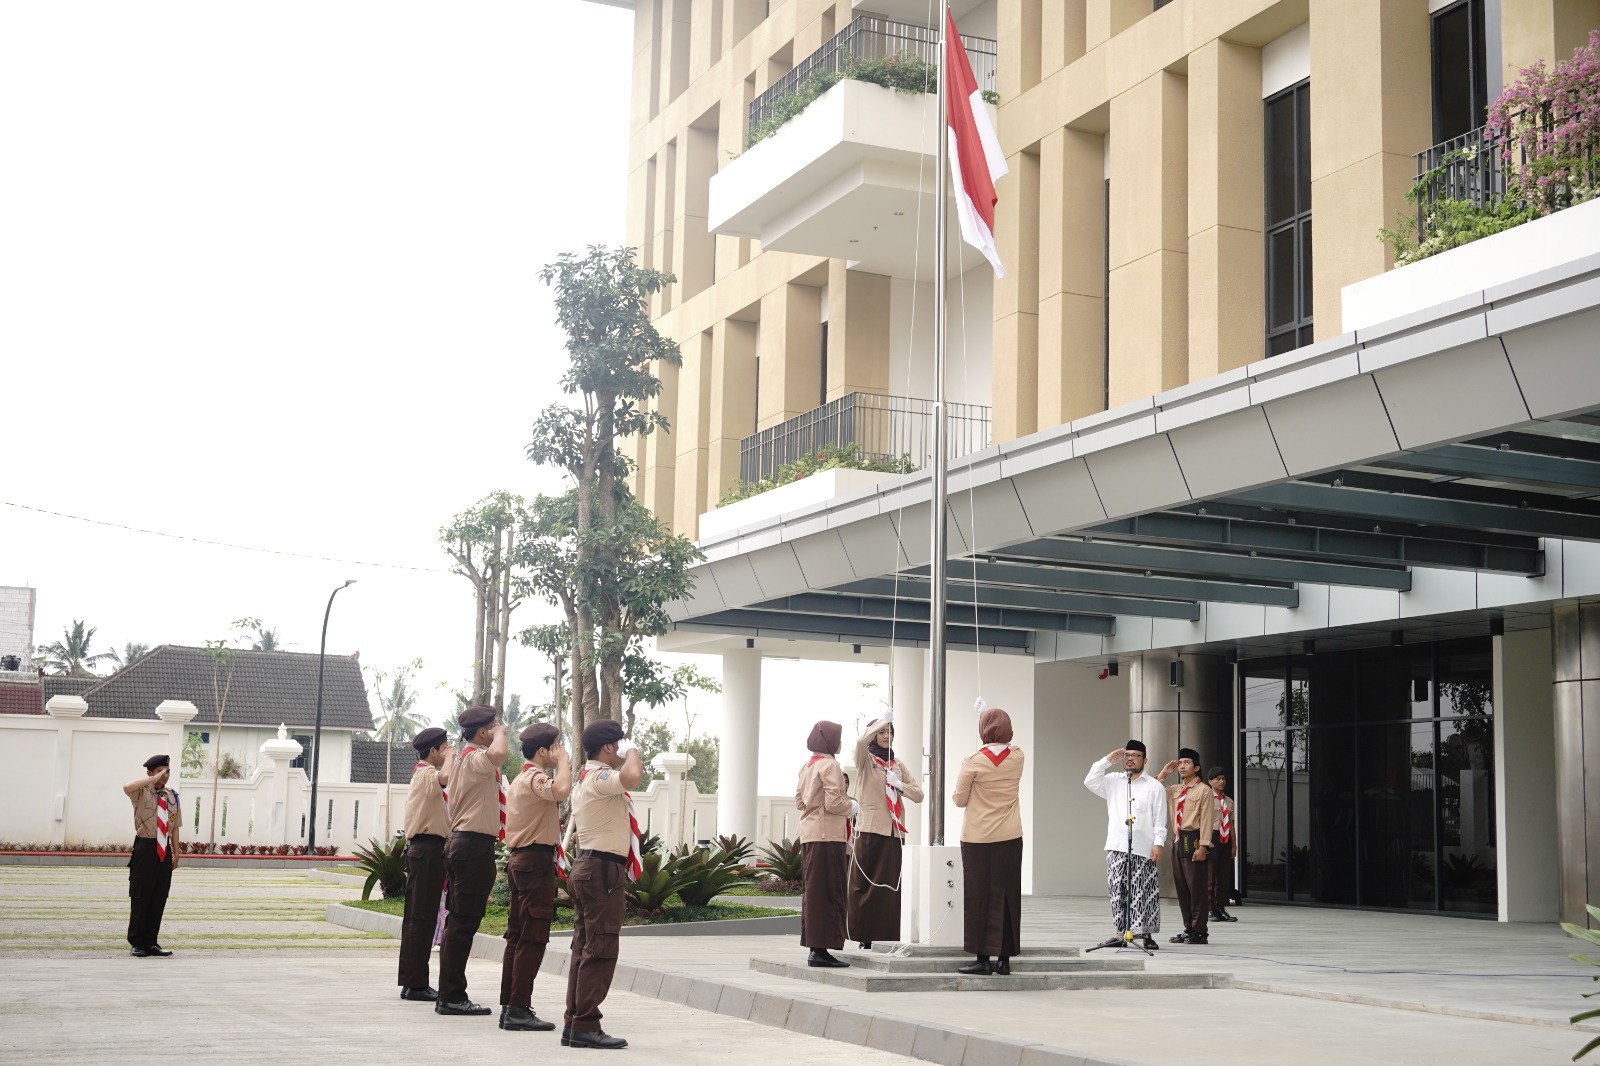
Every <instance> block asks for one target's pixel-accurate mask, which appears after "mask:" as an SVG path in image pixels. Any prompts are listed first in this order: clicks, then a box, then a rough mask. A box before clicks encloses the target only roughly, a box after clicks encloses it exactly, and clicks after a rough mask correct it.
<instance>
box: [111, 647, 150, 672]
mask: <svg viewBox="0 0 1600 1066" xmlns="http://www.w3.org/2000/svg"><path fill="white" fill-rule="evenodd" d="M106 654H107V655H109V656H110V657H111V661H112V662H114V663H116V664H117V669H119V670H123V669H126V668H128V667H130V666H132V665H133V664H134V663H136V662H138V661H139V660H140V659H143V658H144V657H145V656H146V655H149V654H150V645H148V644H136V643H134V642H133V641H129V642H128V643H126V644H124V645H123V646H122V650H121V651H120V652H119V651H117V649H115V648H112V649H111V650H110V651H108V652H106Z"/></svg>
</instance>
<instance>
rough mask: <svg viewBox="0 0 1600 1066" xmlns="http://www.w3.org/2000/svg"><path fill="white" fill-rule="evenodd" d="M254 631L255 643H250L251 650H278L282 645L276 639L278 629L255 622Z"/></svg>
mask: <svg viewBox="0 0 1600 1066" xmlns="http://www.w3.org/2000/svg"><path fill="white" fill-rule="evenodd" d="M252 628H253V629H254V630H255V633H256V639H255V643H254V644H251V645H250V650H251V651H280V650H282V647H283V645H282V644H281V643H280V642H279V641H278V631H277V630H276V629H267V628H266V627H264V626H262V625H261V623H260V622H257V623H256V624H255V625H254V626H253V627H252Z"/></svg>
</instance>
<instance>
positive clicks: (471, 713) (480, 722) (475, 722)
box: [460, 707, 496, 735]
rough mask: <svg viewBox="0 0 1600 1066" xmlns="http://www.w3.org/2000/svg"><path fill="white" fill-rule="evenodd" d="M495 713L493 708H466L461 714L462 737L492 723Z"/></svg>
mask: <svg viewBox="0 0 1600 1066" xmlns="http://www.w3.org/2000/svg"><path fill="white" fill-rule="evenodd" d="M495 714H496V711H495V709H494V708H493V707H468V708H467V709H466V710H464V711H462V712H461V718H460V722H461V732H462V734H463V735H465V734H468V733H471V732H473V731H474V730H478V729H482V728H483V727H484V726H486V725H488V724H489V723H490V722H492V721H494V719H495Z"/></svg>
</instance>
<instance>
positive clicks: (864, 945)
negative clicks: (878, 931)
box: [861, 940, 872, 951]
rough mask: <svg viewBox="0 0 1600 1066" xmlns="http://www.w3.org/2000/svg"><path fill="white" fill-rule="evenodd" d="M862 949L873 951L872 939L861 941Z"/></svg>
mask: <svg viewBox="0 0 1600 1066" xmlns="http://www.w3.org/2000/svg"><path fill="white" fill-rule="evenodd" d="M861 950H862V951H871V950H872V941H870V940H863V941H861Z"/></svg>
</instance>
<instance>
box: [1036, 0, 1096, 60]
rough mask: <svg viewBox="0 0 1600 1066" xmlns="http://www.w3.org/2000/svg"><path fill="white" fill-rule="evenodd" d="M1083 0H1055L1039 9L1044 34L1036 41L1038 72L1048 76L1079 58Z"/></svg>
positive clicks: (1084, 26)
mask: <svg viewBox="0 0 1600 1066" xmlns="http://www.w3.org/2000/svg"><path fill="white" fill-rule="evenodd" d="M1086 14H1087V12H1086V10H1085V0H1054V2H1053V3H1049V4H1045V5H1044V8H1043V10H1042V11H1041V12H1040V22H1041V24H1042V26H1043V33H1041V34H1040V43H1039V74H1040V76H1041V77H1044V78H1048V77H1049V76H1050V75H1052V74H1054V73H1056V71H1058V70H1060V69H1061V68H1062V67H1065V66H1067V65H1068V64H1070V63H1073V62H1075V61H1076V60H1078V59H1080V58H1082V56H1083V51H1084V48H1083V46H1084V30H1085V29H1086V27H1087V22H1086V20H1085V16H1086Z"/></svg>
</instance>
